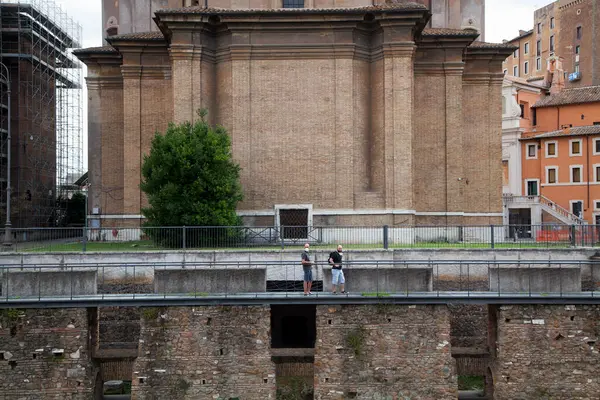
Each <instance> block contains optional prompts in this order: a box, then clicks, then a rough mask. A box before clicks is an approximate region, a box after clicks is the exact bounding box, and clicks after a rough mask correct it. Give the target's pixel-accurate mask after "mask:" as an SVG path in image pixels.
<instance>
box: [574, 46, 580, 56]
mask: <svg viewBox="0 0 600 400" xmlns="http://www.w3.org/2000/svg"><path fill="white" fill-rule="evenodd" d="M580 52H581V46H579V45H578V46H575V54H579V53H580Z"/></svg>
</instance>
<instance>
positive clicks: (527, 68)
mask: <svg viewBox="0 0 600 400" xmlns="http://www.w3.org/2000/svg"><path fill="white" fill-rule="evenodd" d="M523 73H524V74H525V75H527V74H528V73H529V62H528V61H525V62H524V63H523Z"/></svg>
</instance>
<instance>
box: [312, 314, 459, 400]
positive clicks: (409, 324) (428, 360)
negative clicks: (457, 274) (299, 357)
mask: <svg viewBox="0 0 600 400" xmlns="http://www.w3.org/2000/svg"><path fill="white" fill-rule="evenodd" d="M314 387H315V391H314V393H315V399H317V400H330V399H332V400H333V399H335V400H338V399H340V400H341V399H346V398H356V399H377V398H382V399H384V398H415V399H417V398H418V399H431V400H433V399H436V400H446V399H447V400H450V399H453V400H454V399H456V398H457V396H458V385H457V377H456V374H455V362H454V360H453V358H452V355H451V352H450V313H449V311H448V308H447V307H446V306H442V305H439V306H438V305H436V306H416V305H415V306H405V305H377V306H354V305H352V306H351V305H348V306H317V343H316V346H315V385H314Z"/></svg>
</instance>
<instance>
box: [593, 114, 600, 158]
mask: <svg viewBox="0 0 600 400" xmlns="http://www.w3.org/2000/svg"><path fill="white" fill-rule="evenodd" d="M596 124H598V125H600V122H594V125H596ZM598 154H600V138H596V139H594V155H595V156H596V155H598Z"/></svg>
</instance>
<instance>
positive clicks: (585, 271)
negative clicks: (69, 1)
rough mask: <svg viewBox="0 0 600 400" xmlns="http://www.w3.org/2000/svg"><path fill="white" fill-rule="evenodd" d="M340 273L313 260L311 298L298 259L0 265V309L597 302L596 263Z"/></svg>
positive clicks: (363, 265)
mask: <svg viewBox="0 0 600 400" xmlns="http://www.w3.org/2000/svg"><path fill="white" fill-rule="evenodd" d="M343 271H344V274H345V286H344V289H345V290H344V291H345V293H341V290H342V288H341V287H340V286H336V287H333V286H332V273H331V266H330V265H329V264H327V263H315V264H314V265H313V266H312V269H311V272H312V274H313V276H312V282H313V286H312V288H311V292H312V293H311V294H307V295H304V292H305V288H304V286H303V285H304V271H303V267H302V265H301V264H300V261H299V260H298V261H279V262H235V261H230V262H179V263H174V262H160V263H101V264H100V263H96V264H86V263H72V264H36V265H30V264H23V265H3V266H0V282H1V285H0V308H2V307H7V306H9V305H11V304H13V305H14V304H16V303H18V304H20V305H27V304H28V303H29V304H35V303H36V302H40V301H47V302H49V301H51V300H70V301H86V300H87V301H101V300H103V301H114V302H118V301H121V302H126V301H131V300H148V301H157V300H161V299H162V300H190V299H195V300H203V301H207V302H209V301H215V302H217V303H218V302H219V301H220V300H223V299H227V298H230V297H233V298H235V299H242V300H243V299H245V300H252V299H263V300H264V299H267V300H268V299H285V298H288V297H291V298H299V297H300V298H303V297H304V298H312V299H315V298H323V299H329V300H331V301H344V299H349V300H350V301H361V300H365V299H367V300H368V299H370V298H377V299H386V298H407V299H412V300H415V301H418V300H419V299H420V300H424V299H432V298H440V297H444V298H446V299H449V301H459V302H460V301H465V300H471V301H473V300H478V299H481V300H482V301H486V299H487V300H489V299H493V298H501V299H509V298H516V299H521V300H523V299H535V300H538V301H541V302H545V301H551V300H557V299H579V300H581V299H588V300H589V299H593V300H594V301H596V300H597V301H598V302H600V291H599V288H600V264H596V263H594V262H591V261H572V260H564V261H541V260H528V261H526V260H504V261H490V260H471V261H463V260H443V261H431V260H403V261H392V260H388V261H366V260H365V261H360V260H355V261H352V262H347V263H344V267H343ZM333 290H335V291H336V293H335V294H334V293H332V292H333ZM336 299H339V300H336ZM346 301H348V300H346ZM574 301H575V300H574Z"/></svg>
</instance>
